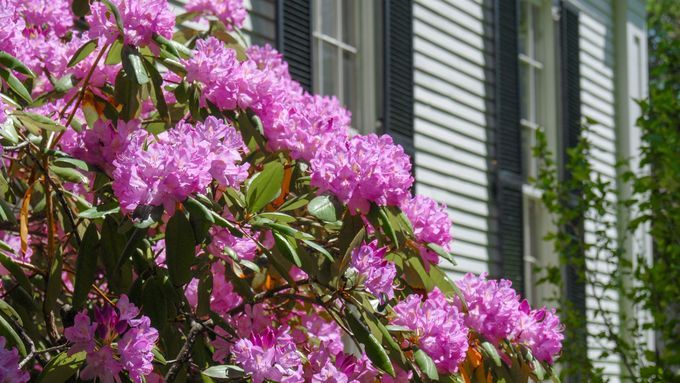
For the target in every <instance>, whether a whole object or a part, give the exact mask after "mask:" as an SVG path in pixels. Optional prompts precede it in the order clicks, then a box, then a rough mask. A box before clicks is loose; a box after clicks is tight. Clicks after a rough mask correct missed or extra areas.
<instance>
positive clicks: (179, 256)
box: [165, 211, 196, 286]
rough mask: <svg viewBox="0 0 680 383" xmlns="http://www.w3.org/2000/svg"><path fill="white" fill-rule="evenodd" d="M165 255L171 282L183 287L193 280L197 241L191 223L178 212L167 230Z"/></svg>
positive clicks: (170, 221)
mask: <svg viewBox="0 0 680 383" xmlns="http://www.w3.org/2000/svg"><path fill="white" fill-rule="evenodd" d="M165 246H166V247H165V253H166V262H167V264H168V272H169V274H170V280H171V281H172V283H173V284H174V285H175V286H182V285H184V284H186V283H188V282H189V281H190V280H191V277H192V272H191V266H192V265H193V264H194V261H195V260H196V240H195V238H194V232H193V229H192V227H191V223H190V222H189V220H188V219H187V218H186V216H185V215H184V213H182V212H181V211H176V212H175V214H174V215H173V216H172V217H170V220H169V221H168V224H167V226H166V228H165Z"/></svg>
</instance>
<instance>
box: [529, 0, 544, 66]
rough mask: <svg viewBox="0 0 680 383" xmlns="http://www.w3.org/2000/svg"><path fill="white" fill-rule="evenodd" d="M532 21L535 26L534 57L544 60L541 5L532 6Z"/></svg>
mask: <svg viewBox="0 0 680 383" xmlns="http://www.w3.org/2000/svg"><path fill="white" fill-rule="evenodd" d="M531 22H532V24H533V25H532V26H531V28H533V33H532V34H533V36H534V41H533V44H532V46H533V51H534V52H533V59H534V60H536V61H540V62H543V50H542V49H541V48H542V43H543V29H542V28H541V25H542V23H541V10H540V8H539V7H534V6H532V7H531Z"/></svg>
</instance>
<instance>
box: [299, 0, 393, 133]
mask: <svg viewBox="0 0 680 383" xmlns="http://www.w3.org/2000/svg"><path fill="white" fill-rule="evenodd" d="M378 6H379V2H374V1H361V0H314V2H313V8H312V12H313V15H314V23H313V29H314V31H313V48H312V49H313V51H314V71H313V72H314V81H313V86H314V91H315V92H316V93H320V94H323V95H335V96H336V97H338V99H339V100H340V102H341V103H342V104H344V105H345V106H346V107H347V108H348V109H349V110H350V111H351V112H352V125H353V128H354V130H356V131H358V132H361V133H369V132H373V131H375V128H376V105H377V102H376V94H377V90H376V89H377V84H376V79H377V78H378V77H379V76H377V75H376V66H375V57H374V54H373V52H375V51H376V50H375V45H376V42H375V39H374V35H375V28H376V24H377V23H376V22H375V19H376V18H375V17H374V16H375V15H379V14H380V13H379V12H378V11H377V9H376V7H378Z"/></svg>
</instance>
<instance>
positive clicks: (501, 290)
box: [455, 273, 520, 343]
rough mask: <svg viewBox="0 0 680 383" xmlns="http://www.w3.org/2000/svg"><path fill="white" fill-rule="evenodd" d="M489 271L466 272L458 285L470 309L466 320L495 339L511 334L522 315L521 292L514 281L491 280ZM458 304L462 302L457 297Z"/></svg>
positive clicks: (497, 340)
mask: <svg viewBox="0 0 680 383" xmlns="http://www.w3.org/2000/svg"><path fill="white" fill-rule="evenodd" d="M486 275H487V274H486V273H482V274H481V275H480V276H476V275H474V274H472V273H468V274H466V275H465V276H464V277H463V279H461V280H459V281H456V285H457V286H458V288H460V290H461V292H462V293H463V297H464V299H465V302H466V303H467V307H468V312H467V313H466V314H465V324H466V325H467V326H469V327H471V328H473V329H475V330H476V331H477V332H479V333H480V334H481V335H483V336H484V337H486V338H487V339H488V340H489V341H490V342H492V343H498V342H499V341H500V340H501V339H503V338H507V337H511V336H512V335H513V334H514V332H515V331H516V329H517V324H518V323H519V319H520V311H519V296H517V293H516V292H515V290H513V289H512V282H510V281H508V280H506V279H501V280H499V281H495V280H487V279H486ZM455 302H456V304H457V305H458V307H459V308H460V307H462V303H461V302H460V300H459V299H458V298H457V297H456V298H455Z"/></svg>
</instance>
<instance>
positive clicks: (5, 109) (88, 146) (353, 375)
mask: <svg viewBox="0 0 680 383" xmlns="http://www.w3.org/2000/svg"><path fill="white" fill-rule="evenodd" d="M187 10H188V13H186V14H184V15H181V17H180V16H178V17H175V15H174V13H173V12H172V11H171V10H170V8H169V5H168V4H167V2H166V1H165V0H107V1H87V0H79V1H72V2H68V1H65V0H52V1H49V2H47V1H35V2H24V1H20V0H0V20H1V21H2V23H0V78H2V80H1V87H0V95H1V97H0V137H1V143H2V151H1V152H0V153H1V155H2V160H1V163H0V165H1V166H0V194H1V195H2V198H1V199H0V219H1V226H0V229H1V230H2V231H0V277H1V282H2V283H1V284H0V382H24V381H28V380H29V379H31V380H36V381H49V382H65V381H88V380H95V381H101V382H126V381H131V382H158V381H175V380H176V379H182V381H184V379H185V378H186V377H187V376H190V378H189V379H190V380H191V381H197V380H199V379H201V378H200V377H202V379H204V381H211V380H212V381H226V380H235V381H252V382H254V383H260V382H265V381H276V382H376V381H386V382H404V381H411V380H413V381H430V380H432V381H437V380H439V381H449V382H450V381H458V382H469V381H491V380H504V381H505V382H526V381H528V380H541V379H544V378H547V377H549V376H550V375H551V368H550V367H551V365H552V363H553V362H554V360H555V358H557V357H558V356H559V353H560V349H561V345H562V339H563V336H562V330H563V329H562V326H561V324H560V321H559V318H558V317H557V316H556V314H555V311H554V310H549V309H545V308H541V309H532V308H531V307H530V306H529V304H528V303H527V302H526V301H524V300H522V299H521V297H520V296H519V295H518V294H517V293H516V292H515V291H514V290H513V289H512V287H511V284H510V282H509V281H506V280H500V281H497V280H492V279H487V276H486V275H481V276H476V275H472V274H469V275H466V276H465V277H464V278H462V279H461V280H459V281H451V280H450V279H449V278H448V277H447V276H446V274H445V273H444V272H443V271H442V269H441V268H440V263H442V262H453V261H454V259H453V257H452V255H451V253H450V251H451V241H452V237H451V222H450V220H449V217H448V214H447V212H446V207H445V206H443V205H440V204H438V203H436V202H435V201H433V200H431V199H429V198H427V197H424V196H413V195H412V187H413V182H414V179H413V176H412V172H411V161H410V159H409V157H408V155H407V154H406V153H405V152H404V150H403V149H402V148H401V147H400V146H399V145H396V144H395V143H394V142H393V141H392V138H391V137H389V136H386V135H376V134H371V135H366V136H362V135H352V134H351V133H350V129H349V128H350V126H351V115H350V113H349V111H348V110H346V109H345V108H344V107H343V106H342V105H341V104H340V103H339V101H338V100H337V99H335V98H333V97H326V96H319V95H315V94H311V93H309V92H308V91H307V90H305V89H303V88H302V87H301V86H300V84H298V83H297V82H296V81H295V80H294V79H293V78H292V77H291V75H290V73H289V72H288V67H287V64H286V62H285V60H283V58H282V56H281V55H280V54H279V53H278V52H277V51H276V50H274V49H273V48H271V47H269V46H265V47H257V46H252V47H244V46H242V45H240V44H239V43H238V41H240V38H239V35H238V29H239V28H240V27H241V26H242V23H243V22H244V19H245V17H246V13H245V10H244V7H243V4H242V3H241V2H240V1H237V0H230V1H223V2H216V1H190V2H189V4H188V6H187ZM191 19H195V20H202V22H203V24H202V25H208V28H209V29H208V30H206V31H195V30H193V29H190V28H186V27H184V26H182V25H181V23H182V22H184V21H187V20H191Z"/></svg>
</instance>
